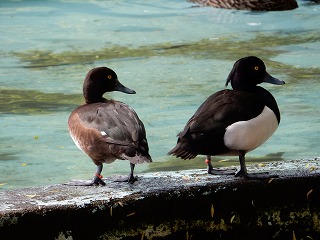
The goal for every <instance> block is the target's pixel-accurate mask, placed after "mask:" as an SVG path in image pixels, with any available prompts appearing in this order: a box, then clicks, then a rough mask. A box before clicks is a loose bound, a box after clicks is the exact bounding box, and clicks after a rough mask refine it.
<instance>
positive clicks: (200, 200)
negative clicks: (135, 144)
mask: <svg viewBox="0 0 320 240" xmlns="http://www.w3.org/2000/svg"><path fill="white" fill-rule="evenodd" d="M248 170H249V171H250V172H254V171H264V170H267V171H270V172H272V173H274V174H278V175H279V178H274V179H267V180H260V181H258V180H245V179H239V178H235V177H233V176H211V175H207V174H206V171H205V170H187V171H177V172H158V173H147V174H141V175H139V180H138V181H137V182H136V183H134V184H128V183H115V182H110V183H108V184H107V186H106V187H79V186H77V187H72V186H66V185H52V186H43V187H33V188H26V189H21V190H9V191H2V192H0V217H1V218H0V239H1V240H3V239H320V184H319V183H320V163H319V160H318V159H317V158H316V159H308V160H297V161H281V162H272V163H268V164H252V165H250V166H249V167H248Z"/></svg>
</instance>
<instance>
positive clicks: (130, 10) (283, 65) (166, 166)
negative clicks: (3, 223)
mask: <svg viewBox="0 0 320 240" xmlns="http://www.w3.org/2000/svg"><path fill="white" fill-rule="evenodd" d="M299 5H300V7H299V8H298V9H296V10H294V11H286V12H268V13H251V12H246V11H233V10H225V9H214V8H208V7H204V8H203V7H194V5H193V4H191V3H188V2H186V1H181V0H175V1H170V2H168V1H163V0H157V1H153V2H152V3H145V1H140V0H136V1H122V0H118V1H94V0H92V1H85V2H84V1H81V0H79V1H77V0H74V1H64V0H61V1H18V2H16V1H2V2H1V3H0V8H1V11H0V30H1V33H2V34H1V35H0V40H1V45H0V82H1V84H0V113H1V116H0V125H1V128H0V132H1V134H0V141H1V142H0V188H19V187H24V186H32V185H43V184H53V183H60V182H64V181H68V180H69V179H72V178H77V179H83V178H87V177H89V176H91V174H92V172H93V171H94V170H95V166H94V165H93V164H92V162H91V160H90V159H88V157H87V156H85V155H84V154H83V153H82V152H80V151H79V150H78V149H77V148H76V146H75V145H74V144H73V142H72V140H71V138H70V136H69V134H68V132H67V119H68V116H69V114H70V112H71V111H72V110H73V109H74V108H75V107H76V106H78V105H80V104H81V103H82V102H83V100H82V83H83V78H84V76H85V74H86V73H87V72H88V70H90V69H91V68H93V67H97V66H108V67H110V68H112V69H114V70H115V71H116V72H117V73H118V77H119V79H120V81H121V82H122V83H123V84H124V85H126V86H128V87H130V88H132V89H134V90H136V92H137V94H136V95H134V96H126V95H124V94H121V93H111V94H107V95H105V97H107V98H114V99H116V100H119V101H123V102H126V103H127V104H129V105H130V106H132V107H133V108H134V109H135V110H136V111H137V113H138V115H139V117H140V118H141V119H142V120H143V122H144V123H145V126H146V130H147V136H148V141H149V146H150V153H151V155H152V157H153V159H154V161H155V162H154V163H153V164H150V165H141V166H140V165H139V166H137V167H136V173H137V174H139V172H144V171H158V170H178V169H186V168H205V167H206V166H205V164H204V163H203V161H204V159H203V157H202V156H198V157H197V158H196V159H195V160H194V161H184V160H180V159H175V158H173V157H170V156H167V155H166V154H167V152H168V151H169V150H170V149H171V148H172V147H173V146H174V145H175V142H176V137H175V136H176V134H177V133H178V131H180V130H181V129H182V128H183V126H184V124H185V122H186V121H187V120H188V119H189V117H190V116H191V115H192V114H193V113H194V112H195V110H196V109H197V108H198V106H199V105H200V103H202V102H203V101H204V100H205V99H206V98H207V97H208V96H209V95H211V94H212V93H213V92H216V91H218V90H220V89H222V88H224V82H225V79H226V77H227V75H228V73H229V71H230V69H231V67H232V65H233V63H234V61H235V60H236V59H238V58H240V57H243V56H246V55H257V56H259V57H260V58H262V59H263V60H264V61H265V62H266V65H267V68H268V72H270V73H271V74H272V75H273V76H275V77H277V78H280V79H283V80H285V81H286V83H287V84H286V85H285V86H284V87H281V88H274V87H273V86H265V87H266V88H267V89H268V90H269V91H270V92H272V94H273V95H274V96H275V97H276V99H277V102H278V105H279V107H280V111H281V113H282V121H281V123H280V126H279V129H278V130H277V132H276V133H275V135H273V137H272V138H271V139H270V140H268V141H267V142H266V143H265V144H264V145H263V146H261V147H260V148H259V149H257V150H255V151H253V152H252V153H250V154H248V161H252V162H260V161H281V160H283V159H297V158H308V157H317V156H319V148H318V142H319V141H320V135H319V132H318V129H319V124H320V114H319V113H320V100H319V97H318V95H319V87H320V86H319V81H318V78H319V75H320V51H319V50H320V39H319V38H320V37H319V36H320V34H319V33H320V31H319V28H318V24H317V23H318V22H319V20H320V19H319V18H320V15H319V11H320V9H319V5H308V4H302V2H301V1H300V2H299ZM221 160H225V161H221ZM219 161H220V162H219ZM214 162H215V163H216V165H217V166H229V165H233V164H234V165H238V159H237V158H228V159H226V158H225V157H215V158H214ZM128 170H129V166H128V164H127V163H126V162H122V161H117V162H115V163H114V164H112V165H106V166H105V168H104V173H103V174H104V175H105V176H108V175H110V174H115V173H122V174H123V173H124V174H126V173H127V172H128Z"/></svg>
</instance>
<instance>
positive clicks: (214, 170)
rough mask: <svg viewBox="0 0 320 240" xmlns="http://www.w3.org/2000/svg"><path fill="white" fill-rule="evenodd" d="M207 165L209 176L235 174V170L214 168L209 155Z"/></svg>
mask: <svg viewBox="0 0 320 240" xmlns="http://www.w3.org/2000/svg"><path fill="white" fill-rule="evenodd" d="M205 163H206V164H207V170H208V174H213V175H233V174H234V170H230V169H220V168H213V166H212V163H211V156H210V155H207V159H206V160H205Z"/></svg>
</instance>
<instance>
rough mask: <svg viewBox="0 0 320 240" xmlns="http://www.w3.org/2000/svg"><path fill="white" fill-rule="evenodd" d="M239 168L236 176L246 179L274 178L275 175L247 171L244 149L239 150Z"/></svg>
mask: <svg viewBox="0 0 320 240" xmlns="http://www.w3.org/2000/svg"><path fill="white" fill-rule="evenodd" d="M239 161H240V169H239V170H238V171H237V172H236V174H235V176H236V177H243V178H246V179H267V178H276V177H278V176H277V175H270V174H269V172H260V173H248V171H247V167H246V162H245V151H239Z"/></svg>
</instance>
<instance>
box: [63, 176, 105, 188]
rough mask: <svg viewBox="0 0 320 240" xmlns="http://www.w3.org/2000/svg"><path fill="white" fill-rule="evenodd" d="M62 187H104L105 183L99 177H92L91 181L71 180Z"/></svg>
mask: <svg viewBox="0 0 320 240" xmlns="http://www.w3.org/2000/svg"><path fill="white" fill-rule="evenodd" d="M63 185H68V186H98V185H101V186H105V185H106V183H105V182H104V181H103V180H102V179H101V178H99V177H97V176H94V178H93V179H92V180H71V181H70V182H68V183H63Z"/></svg>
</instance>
